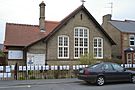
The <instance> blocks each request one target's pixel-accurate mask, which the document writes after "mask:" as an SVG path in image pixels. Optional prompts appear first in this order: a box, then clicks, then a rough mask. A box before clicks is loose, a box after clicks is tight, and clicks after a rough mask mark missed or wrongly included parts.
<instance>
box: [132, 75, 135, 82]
mask: <svg viewBox="0 0 135 90" xmlns="http://www.w3.org/2000/svg"><path fill="white" fill-rule="evenodd" d="M132 83H135V75H134V76H132Z"/></svg>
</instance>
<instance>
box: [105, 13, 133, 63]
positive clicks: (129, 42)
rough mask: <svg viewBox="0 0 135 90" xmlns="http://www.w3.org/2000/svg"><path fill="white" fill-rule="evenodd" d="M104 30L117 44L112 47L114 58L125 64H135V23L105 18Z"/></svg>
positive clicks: (109, 16) (106, 16)
mask: <svg viewBox="0 0 135 90" xmlns="http://www.w3.org/2000/svg"><path fill="white" fill-rule="evenodd" d="M102 26H103V28H104V30H105V31H106V32H107V33H108V34H109V36H110V37H111V38H112V39H113V40H114V41H115V42H116V45H115V46H113V47H112V55H113V58H119V59H122V61H123V62H124V63H128V64H133V63H135V21H132V20H125V21H120V20H112V19H111V15H110V14H108V15H105V16H103V24H102Z"/></svg>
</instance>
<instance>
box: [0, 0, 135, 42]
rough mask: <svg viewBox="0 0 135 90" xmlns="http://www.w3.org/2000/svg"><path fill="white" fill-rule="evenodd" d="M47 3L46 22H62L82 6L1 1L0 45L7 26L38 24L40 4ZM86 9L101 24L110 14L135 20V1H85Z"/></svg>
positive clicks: (63, 1)
mask: <svg viewBox="0 0 135 90" xmlns="http://www.w3.org/2000/svg"><path fill="white" fill-rule="evenodd" d="M42 1H44V2H45V3H46V11H45V15H46V16H45V17H46V20H52V21H60V20H62V19H63V18H64V17H66V16H67V15H68V14H70V13H71V12H72V11H73V10H75V9H76V8H77V7H79V6H80V5H81V2H80V1H81V0H0V43H3V41H4V39H5V24H6V22H9V23H20V24H34V25H35V24H36V25H37V24H38V20H39V3H41V2H42ZM85 1H86V2H85V4H84V5H85V7H86V8H87V9H88V10H89V12H90V13H91V14H92V15H93V16H94V17H95V19H96V20H97V21H98V22H99V23H100V24H101V23H102V16H103V15H105V14H108V13H109V14H110V13H111V9H110V8H108V7H110V6H111V5H110V4H109V3H110V2H113V14H112V19H116V20H125V19H130V20H135V11H134V10H135V5H134V4H135V0H85Z"/></svg>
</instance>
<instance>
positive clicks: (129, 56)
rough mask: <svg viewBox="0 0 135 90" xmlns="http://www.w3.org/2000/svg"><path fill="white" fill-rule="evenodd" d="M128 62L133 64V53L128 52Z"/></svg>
mask: <svg viewBox="0 0 135 90" xmlns="http://www.w3.org/2000/svg"><path fill="white" fill-rule="evenodd" d="M127 64H132V53H127Z"/></svg>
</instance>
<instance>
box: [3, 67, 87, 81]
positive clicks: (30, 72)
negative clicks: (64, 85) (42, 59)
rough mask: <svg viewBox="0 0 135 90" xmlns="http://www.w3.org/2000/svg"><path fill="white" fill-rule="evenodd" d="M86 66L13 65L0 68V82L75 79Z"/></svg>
mask: <svg viewBox="0 0 135 90" xmlns="http://www.w3.org/2000/svg"><path fill="white" fill-rule="evenodd" d="M87 66H88V65H73V66H69V65H61V66H56V65H52V66H49V65H42V66H41V65H35V66H32V65H31V66H18V67H17V70H15V65H11V66H0V79H1V80H14V79H17V80H27V79H57V78H75V77H76V72H77V71H78V69H79V68H84V67H87Z"/></svg>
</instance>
